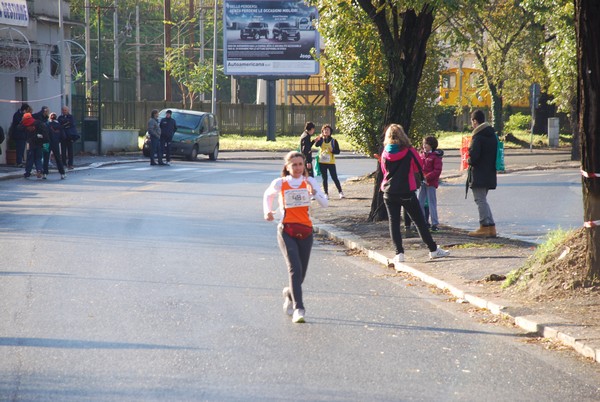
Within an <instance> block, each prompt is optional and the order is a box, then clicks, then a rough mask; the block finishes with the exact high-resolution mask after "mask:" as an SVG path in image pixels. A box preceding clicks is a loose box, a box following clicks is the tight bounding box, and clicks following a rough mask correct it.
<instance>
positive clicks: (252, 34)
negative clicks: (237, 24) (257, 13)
mask: <svg viewBox="0 0 600 402" xmlns="http://www.w3.org/2000/svg"><path fill="white" fill-rule="evenodd" d="M261 36H264V37H265V39H268V38H269V26H268V25H267V23H265V22H251V23H249V24H248V25H246V27H244V28H242V29H241V30H240V39H247V38H252V39H254V40H259V39H260V37H261Z"/></svg>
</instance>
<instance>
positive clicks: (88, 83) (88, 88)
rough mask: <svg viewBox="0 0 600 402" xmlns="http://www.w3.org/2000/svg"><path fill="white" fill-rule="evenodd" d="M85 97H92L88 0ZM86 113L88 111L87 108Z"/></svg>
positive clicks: (87, 10)
mask: <svg viewBox="0 0 600 402" xmlns="http://www.w3.org/2000/svg"><path fill="white" fill-rule="evenodd" d="M85 98H86V101H89V100H90V99H91V98H92V56H91V45H90V0H85ZM87 110H88V113H89V109H87Z"/></svg>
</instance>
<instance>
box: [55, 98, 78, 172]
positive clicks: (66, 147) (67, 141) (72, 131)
mask: <svg viewBox="0 0 600 402" xmlns="http://www.w3.org/2000/svg"><path fill="white" fill-rule="evenodd" d="M58 122H59V123H60V125H61V126H62V128H63V130H64V132H65V138H64V140H62V141H61V142H60V148H61V152H60V153H61V158H62V159H61V160H62V164H63V166H67V167H68V169H69V170H72V169H74V162H73V143H74V142H76V141H77V140H78V139H79V134H77V127H76V126H75V118H74V117H73V115H72V114H71V113H70V111H69V107H68V106H63V107H62V108H61V115H60V116H58ZM55 157H56V156H55Z"/></svg>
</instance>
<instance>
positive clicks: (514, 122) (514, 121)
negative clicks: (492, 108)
mask: <svg viewBox="0 0 600 402" xmlns="http://www.w3.org/2000/svg"><path fill="white" fill-rule="evenodd" d="M530 128H531V116H528V115H524V114H522V113H515V114H513V115H511V116H510V117H509V118H508V122H507V123H506V124H505V125H504V131H505V132H507V133H508V132H513V131H515V130H529V129H530Z"/></svg>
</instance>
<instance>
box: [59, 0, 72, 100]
mask: <svg viewBox="0 0 600 402" xmlns="http://www.w3.org/2000/svg"><path fill="white" fill-rule="evenodd" d="M58 53H59V54H60V94H61V96H60V102H61V106H63V105H67V104H68V99H67V91H66V89H65V87H66V86H65V82H66V81H67V80H66V77H65V75H66V74H67V57H66V55H65V28H64V25H63V15H62V0H58ZM69 58H70V55H69ZM68 62H69V65H71V62H70V60H68Z"/></svg>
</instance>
